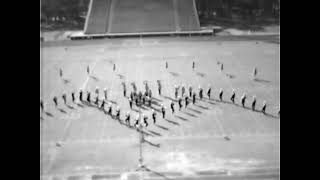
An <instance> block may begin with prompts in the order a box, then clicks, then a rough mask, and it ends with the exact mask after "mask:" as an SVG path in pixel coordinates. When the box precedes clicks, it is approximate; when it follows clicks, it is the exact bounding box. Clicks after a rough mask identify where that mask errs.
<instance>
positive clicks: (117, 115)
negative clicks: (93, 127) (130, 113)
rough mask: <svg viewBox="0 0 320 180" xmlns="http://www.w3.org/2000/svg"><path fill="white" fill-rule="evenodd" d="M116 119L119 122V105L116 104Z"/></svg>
mask: <svg viewBox="0 0 320 180" xmlns="http://www.w3.org/2000/svg"><path fill="white" fill-rule="evenodd" d="M116 119H117V120H118V121H119V122H120V107H119V106H117V109H116Z"/></svg>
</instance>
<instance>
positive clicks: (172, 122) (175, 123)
mask: <svg viewBox="0 0 320 180" xmlns="http://www.w3.org/2000/svg"><path fill="white" fill-rule="evenodd" d="M164 120H166V121H167V122H168V123H171V124H174V125H177V126H179V125H180V124H179V123H177V122H174V121H170V120H169V119H164Z"/></svg>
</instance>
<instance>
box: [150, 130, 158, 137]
mask: <svg viewBox="0 0 320 180" xmlns="http://www.w3.org/2000/svg"><path fill="white" fill-rule="evenodd" d="M148 132H150V133H152V134H154V135H156V136H161V134H160V133H157V132H154V131H151V130H148Z"/></svg>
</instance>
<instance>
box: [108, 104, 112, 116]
mask: <svg viewBox="0 0 320 180" xmlns="http://www.w3.org/2000/svg"><path fill="white" fill-rule="evenodd" d="M108 114H109V115H110V116H111V117H112V105H111V104H109V110H108Z"/></svg>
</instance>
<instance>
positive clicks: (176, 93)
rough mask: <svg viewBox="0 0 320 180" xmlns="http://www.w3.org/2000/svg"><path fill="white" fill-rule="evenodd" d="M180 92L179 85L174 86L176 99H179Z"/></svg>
mask: <svg viewBox="0 0 320 180" xmlns="http://www.w3.org/2000/svg"><path fill="white" fill-rule="evenodd" d="M178 91H179V87H178V86H177V85H175V86H174V97H175V98H176V99H177V98H178Z"/></svg>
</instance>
